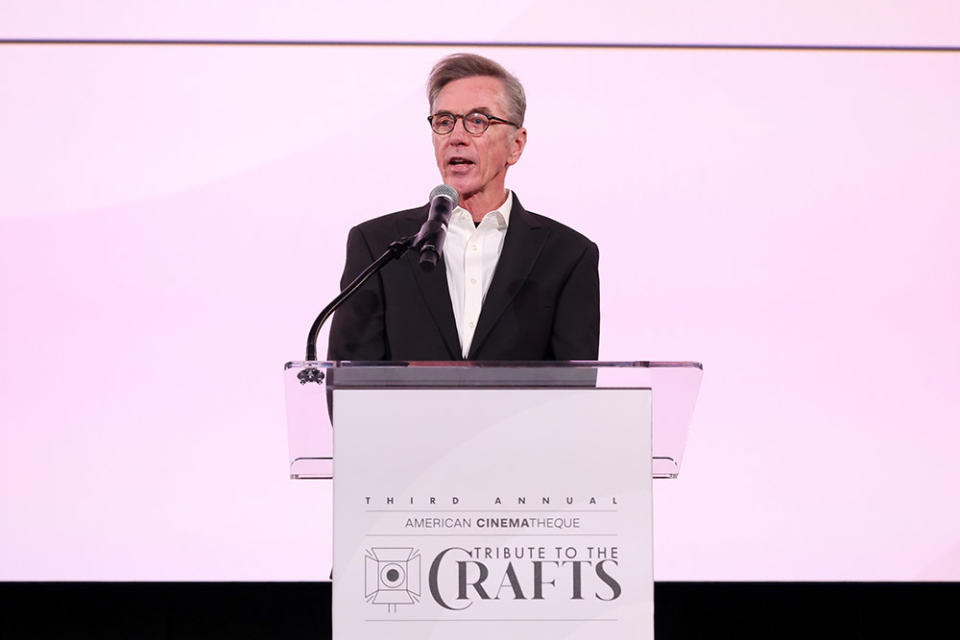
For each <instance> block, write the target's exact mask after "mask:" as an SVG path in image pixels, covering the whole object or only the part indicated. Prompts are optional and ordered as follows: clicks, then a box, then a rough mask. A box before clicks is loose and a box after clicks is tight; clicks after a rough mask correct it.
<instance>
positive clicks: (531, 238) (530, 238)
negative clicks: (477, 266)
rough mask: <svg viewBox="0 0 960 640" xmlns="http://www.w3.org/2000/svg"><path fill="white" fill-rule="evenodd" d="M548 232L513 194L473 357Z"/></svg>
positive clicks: (518, 285)
mask: <svg viewBox="0 0 960 640" xmlns="http://www.w3.org/2000/svg"><path fill="white" fill-rule="evenodd" d="M548 235H549V232H548V231H547V230H546V229H544V228H543V227H541V226H540V224H539V223H538V222H537V221H536V220H535V219H534V218H533V216H531V215H530V214H529V213H527V212H526V210H525V209H524V208H523V206H522V205H521V204H520V200H519V199H518V198H517V195H516V194H514V195H513V207H512V208H511V209H510V226H509V227H508V228H507V237H506V238H504V240H503V251H502V252H501V253H500V260H499V261H498V262H497V268H496V271H494V274H493V281H492V282H491V283H490V289H488V290H487V297H486V299H485V300H484V301H483V308H482V309H481V310H480V319H479V320H478V321H477V329H476V331H475V332H474V334H473V341H472V342H471V343H470V354H469V355H470V358H471V359H472V358H475V357H476V354H477V351H478V350H479V349H480V347H481V346H483V343H484V341H485V340H486V339H487V338H488V337H489V335H490V332H491V331H492V330H493V328H494V327H495V326H496V324H497V321H498V320H499V319H500V316H502V315H503V312H504V311H505V310H506V308H507V307H508V306H509V304H510V302H511V301H512V300H513V298H514V296H516V295H517V292H518V291H519V290H520V288H521V287H522V286H523V283H524V282H526V280H527V277H528V276H529V275H530V271H531V270H532V269H533V265H534V264H535V263H536V261H537V258H538V257H540V250H541V249H542V248H543V243H544V242H546V239H547V236H548ZM448 297H449V296H448Z"/></svg>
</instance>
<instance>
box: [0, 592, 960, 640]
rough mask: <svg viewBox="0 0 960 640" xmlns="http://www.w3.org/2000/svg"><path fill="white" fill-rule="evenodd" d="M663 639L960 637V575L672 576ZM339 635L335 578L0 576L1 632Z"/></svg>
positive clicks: (664, 601)
mask: <svg viewBox="0 0 960 640" xmlns="http://www.w3.org/2000/svg"><path fill="white" fill-rule="evenodd" d="M655 597H656V636H657V640H673V639H679V638H682V639H694V640H695V639H700V638H703V639H707V638H709V639H711V640H714V639H724V638H737V639H740V638H905V639H913V638H920V637H921V636H924V637H942V638H956V637H960V583H856V582H851V583H782V582H779V583H778V582H770V583H742V582H741V583H729V582H707V583H704V582H699V583H692V582H665V583H658V584H657V586H656V595H655ZM329 636H330V584H329V583H178V582H172V583H109V582H107V583H22V582H16V583H10V582H8V583H0V640H19V639H21V638H24V639H27V638H29V639H34V638H50V637H56V638H71V639H72V638H96V639H98V640H100V639H109V638H131V639H140V638H145V639H154V638H156V639H177V640H179V639H192V638H230V639H232V640H233V639H254V638H257V639H259V638H265V639H271V640H272V639H278V640H280V639H284V638H296V639H297V640H304V639H307V638H311V639H316V638H328V637H329Z"/></svg>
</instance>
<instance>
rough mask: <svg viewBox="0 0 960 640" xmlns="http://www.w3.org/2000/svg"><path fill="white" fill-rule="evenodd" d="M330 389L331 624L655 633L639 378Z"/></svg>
mask: <svg viewBox="0 0 960 640" xmlns="http://www.w3.org/2000/svg"><path fill="white" fill-rule="evenodd" d="M333 398H334V403H333V407H334V424H335V428H334V452H335V458H334V464H335V472H334V533H333V544H334V560H333V568H334V571H333V634H334V637H335V638H337V639H338V640H344V639H351V640H352V639H356V638H380V637H383V638H391V639H395V640H406V639H409V640H414V639H416V640H425V639H429V638H457V639H458V640H473V639H478V640H479V639H481V638H482V639H483V640H487V639H489V638H503V639H511V638H539V637H543V638H567V639H578V640H579V639H582V640H588V639H589V640H594V639H595V638H598V637H603V638H605V639H611V640H617V639H627V638H629V639H631V640H636V639H638V638H653V567H652V564H653V558H652V556H653V546H652V497H651V475H652V474H651V462H650V459H651V444H650V443H651V431H650V422H651V392H650V391H649V390H647V389H609V388H607V389H595V388H589V389H582V388H581V389H476V388H474V389H449V388H448V389H397V388H392V389H337V390H335V391H334V396H333Z"/></svg>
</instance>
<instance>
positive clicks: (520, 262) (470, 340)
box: [327, 54, 600, 361]
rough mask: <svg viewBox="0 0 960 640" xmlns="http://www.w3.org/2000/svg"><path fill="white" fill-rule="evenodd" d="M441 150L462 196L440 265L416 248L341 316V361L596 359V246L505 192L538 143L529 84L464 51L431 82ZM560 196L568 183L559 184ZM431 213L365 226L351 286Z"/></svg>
mask: <svg viewBox="0 0 960 640" xmlns="http://www.w3.org/2000/svg"><path fill="white" fill-rule="evenodd" d="M428 99H429V104H430V116H429V117H428V118H427V120H428V121H429V123H430V127H431V128H432V129H433V148H434V154H435V155H436V160H437V166H438V167H439V169H440V175H441V176H442V178H443V182H444V183H446V184H447V185H450V186H451V187H453V188H454V189H455V190H456V191H457V193H458V194H459V196H460V197H459V205H458V206H457V207H456V208H455V209H454V210H453V212H452V214H451V215H450V221H449V225H448V229H447V233H446V238H445V241H444V242H443V245H442V257H441V259H440V263H439V265H438V267H437V268H436V269H434V270H432V271H428V270H424V269H423V268H421V266H420V264H419V256H418V255H417V252H412V251H411V252H408V253H407V254H405V255H404V256H403V257H402V258H401V259H400V260H399V261H398V263H397V264H390V265H388V266H387V267H386V268H385V269H384V270H383V271H381V272H380V273H379V274H378V275H377V276H376V277H375V278H372V279H371V280H370V281H368V282H367V283H366V284H365V285H364V286H363V288H362V289H360V290H359V291H358V292H357V293H356V295H355V296H354V297H353V298H351V299H350V300H349V301H348V302H347V303H345V304H344V305H343V306H342V307H340V309H339V310H338V311H337V312H336V314H335V315H334V317H333V324H332V326H331V329H330V345H329V350H328V354H327V357H328V358H329V359H330V360H394V361H403V360H464V359H468V360H596V358H597V351H598V345H599V337H600V285H599V278H598V273H597V264H598V259H599V253H598V250H597V245H595V244H594V243H593V242H591V241H590V240H589V239H587V238H586V237H584V236H583V235H581V234H579V233H577V232H576V231H574V230H573V229H570V228H569V227H566V226H564V225H562V224H560V223H558V222H555V221H553V220H551V219H550V218H547V217H544V216H541V215H538V214H536V213H532V212H529V211H527V210H526V209H524V208H523V206H522V205H521V204H520V200H519V199H518V198H517V196H516V194H515V193H513V192H512V191H510V190H508V189H506V188H505V186H504V183H505V180H506V176H507V170H508V169H509V168H510V166H511V165H513V164H515V163H516V162H517V161H518V160H520V156H521V155H522V154H523V149H524V147H525V146H526V143H527V130H526V129H524V127H523V118H524V112H525V111H526V97H525V95H524V91H523V86H522V85H521V84H520V81H519V80H517V78H516V77H514V76H513V75H512V74H510V73H508V72H507V71H506V70H505V69H504V68H503V67H502V66H500V65H499V64H497V63H496V62H494V61H492V60H489V59H487V58H484V57H482V56H477V55H471V54H456V55H452V56H449V57H447V58H444V59H443V60H441V61H440V62H438V63H437V65H436V66H435V67H434V68H433V71H432V72H431V74H430V80H429V84H428ZM557 188H561V185H557ZM430 210H431V205H429V204H428V205H425V206H421V207H419V208H416V209H408V210H406V211H400V212H397V213H391V214H389V215H386V216H382V217H380V218H376V219H374V220H369V221H367V222H364V223H362V224H360V225H357V226H356V227H354V228H353V229H351V230H350V234H349V236H348V238H347V261H346V267H345V268H344V272H343V278H342V280H341V287H345V286H346V285H347V284H348V283H349V282H351V281H352V280H353V279H354V278H355V277H356V276H357V275H358V274H359V273H360V272H361V271H362V270H363V269H364V268H365V267H366V266H367V265H369V264H370V263H371V262H373V260H374V259H375V258H376V257H377V256H379V255H380V254H382V253H383V252H384V251H385V250H386V248H387V246H388V245H389V244H390V243H391V242H393V241H394V240H397V239H399V238H401V237H406V236H411V235H416V234H417V233H418V231H420V229H421V227H423V226H424V222H425V221H426V220H427V216H428V214H429V213H430Z"/></svg>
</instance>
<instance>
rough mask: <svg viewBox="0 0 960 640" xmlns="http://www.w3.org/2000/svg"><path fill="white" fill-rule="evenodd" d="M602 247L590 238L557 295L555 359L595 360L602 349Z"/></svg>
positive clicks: (551, 340)
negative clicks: (600, 272) (600, 267)
mask: <svg viewBox="0 0 960 640" xmlns="http://www.w3.org/2000/svg"><path fill="white" fill-rule="evenodd" d="M599 263H600V250H599V248H598V247H597V245H596V244H594V243H593V242H590V243H589V244H588V245H587V247H586V248H585V249H584V251H583V253H582V254H581V256H580V259H579V260H578V261H577V263H576V265H574V267H573V270H572V271H571V272H570V276H569V277H568V278H567V281H566V283H564V285H563V288H562V289H561V291H560V295H559V296H558V298H557V307H556V313H555V314H554V323H553V332H552V334H551V337H550V343H551V351H552V352H553V358H554V359H556V360H596V359H597V355H598V354H599V352H600V275H599Z"/></svg>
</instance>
